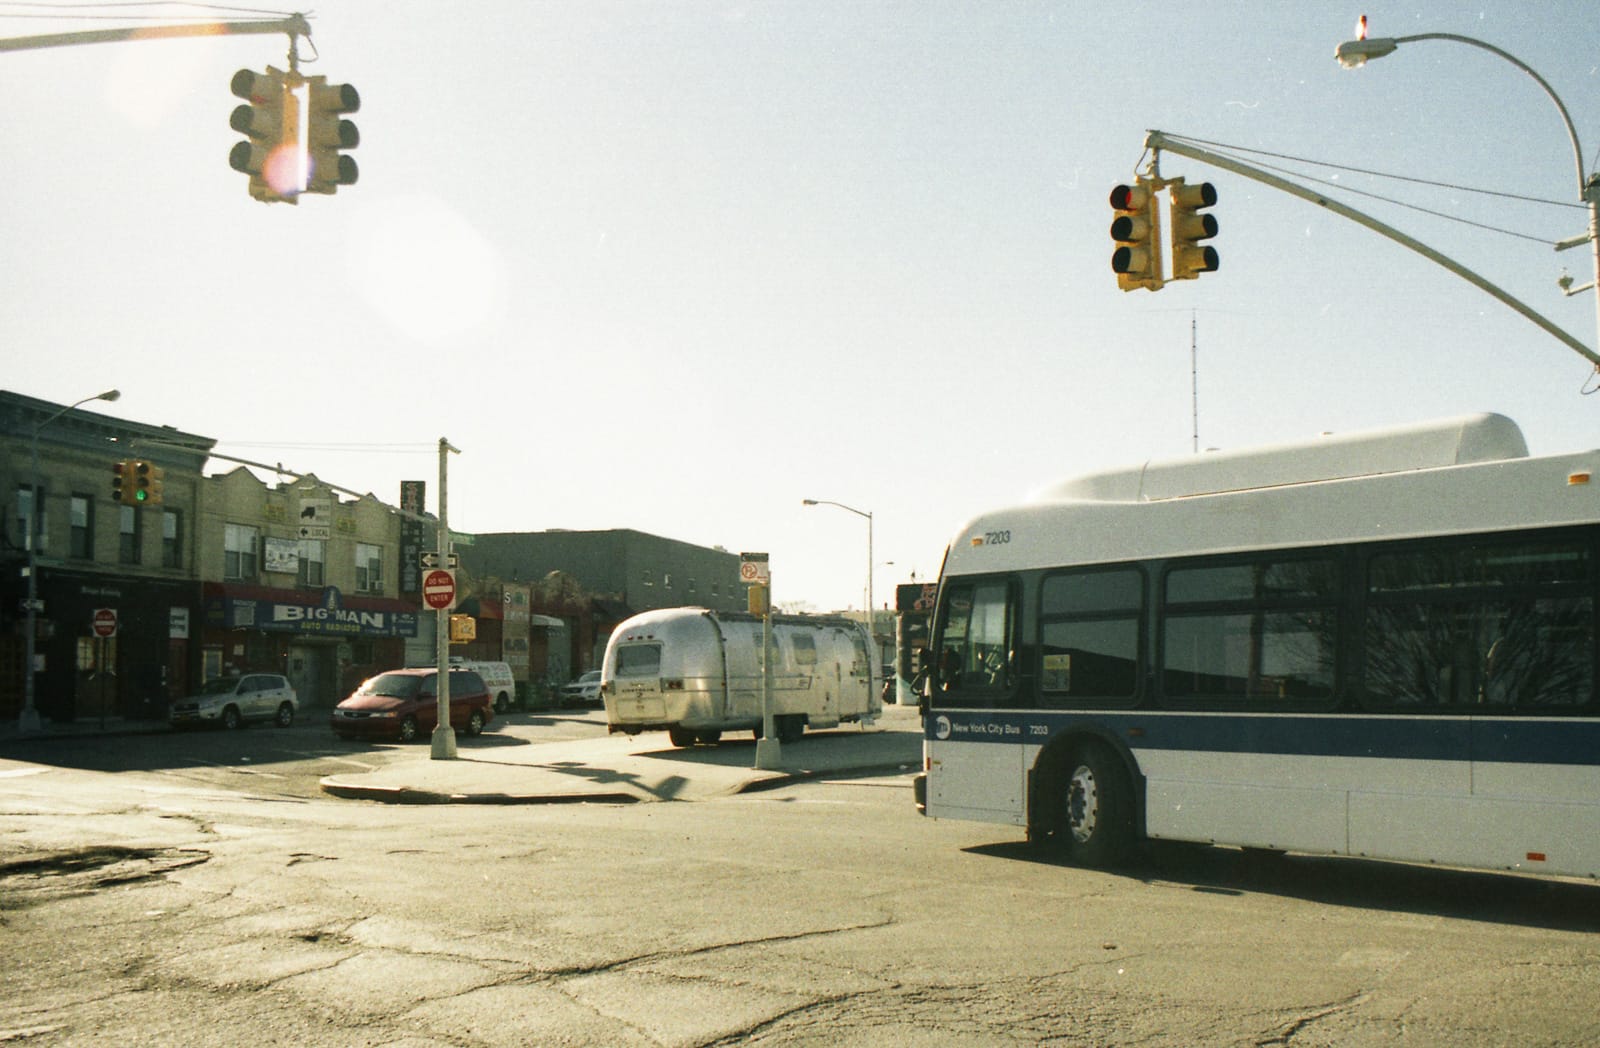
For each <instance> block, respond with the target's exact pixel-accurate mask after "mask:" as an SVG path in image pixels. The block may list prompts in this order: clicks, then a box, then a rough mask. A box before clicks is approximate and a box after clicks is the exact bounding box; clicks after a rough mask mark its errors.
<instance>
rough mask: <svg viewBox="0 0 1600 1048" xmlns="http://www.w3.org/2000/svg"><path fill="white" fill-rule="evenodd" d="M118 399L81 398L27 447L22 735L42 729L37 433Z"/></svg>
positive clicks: (114, 392) (109, 393) (112, 395)
mask: <svg viewBox="0 0 1600 1048" xmlns="http://www.w3.org/2000/svg"><path fill="white" fill-rule="evenodd" d="M120 396H122V391H121V390H118V389H108V390H106V391H105V392H104V393H96V394H95V395H94V396H92V397H84V398H83V399H82V400H80V401H78V402H77V403H74V404H68V405H67V406H66V407H64V408H62V409H61V410H60V411H58V412H56V413H55V414H54V415H51V416H50V417H49V418H47V419H45V420H44V421H43V422H41V423H39V424H38V425H37V426H34V427H33V437H32V440H31V445H30V464H31V470H32V476H31V480H30V481H29V487H28V535H27V539H28V604H27V608H28V624H27V631H28V632H27V637H26V639H25V640H24V641H23V662H22V716H20V717H19V718H17V730H18V731H20V732H23V733H29V732H37V731H39V730H40V729H41V728H42V727H43V724H42V723H41V722H40V720H39V709H38V707H37V706H36V705H34V701H33V661H34V645H35V638H34V634H35V633H37V632H38V624H39V516H40V514H39V503H40V502H41V501H43V500H42V499H40V498H39V431H40V430H41V429H43V428H44V427H46V426H48V425H49V424H50V423H52V422H54V421H55V420H56V419H58V418H60V417H61V416H62V415H65V414H66V413H67V412H69V411H71V410H72V409H73V408H75V407H78V406H79V405H80V404H87V403H89V401H91V400H116V399H117V398H118V397H120Z"/></svg>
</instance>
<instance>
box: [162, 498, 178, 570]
mask: <svg viewBox="0 0 1600 1048" xmlns="http://www.w3.org/2000/svg"><path fill="white" fill-rule="evenodd" d="M161 566H162V567H163V568H181V567H183V515H182V514H181V513H179V512H178V511H177V510H175V509H169V510H166V511H164V512H163V513H162V514H161Z"/></svg>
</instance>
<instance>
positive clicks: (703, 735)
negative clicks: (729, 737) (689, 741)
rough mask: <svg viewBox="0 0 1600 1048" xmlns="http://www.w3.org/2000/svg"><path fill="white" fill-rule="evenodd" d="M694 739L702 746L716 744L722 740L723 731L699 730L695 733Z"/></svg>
mask: <svg viewBox="0 0 1600 1048" xmlns="http://www.w3.org/2000/svg"><path fill="white" fill-rule="evenodd" d="M694 739H695V741H696V742H698V743H699V744H700V745H702V746H715V745H716V744H717V743H719V742H721V741H722V732H720V731H697V732H695V733H694Z"/></svg>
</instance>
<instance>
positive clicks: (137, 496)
mask: <svg viewBox="0 0 1600 1048" xmlns="http://www.w3.org/2000/svg"><path fill="white" fill-rule="evenodd" d="M149 497H150V493H149V492H148V491H135V492H134V493H133V500H134V501H135V502H143V501H144V500H145V499H147V498H149Z"/></svg>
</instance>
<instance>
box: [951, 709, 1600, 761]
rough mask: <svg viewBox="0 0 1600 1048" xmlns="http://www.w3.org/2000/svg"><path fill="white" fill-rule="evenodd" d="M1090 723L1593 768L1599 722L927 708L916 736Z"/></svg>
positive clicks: (1205, 738) (1266, 749) (1247, 742)
mask: <svg viewBox="0 0 1600 1048" xmlns="http://www.w3.org/2000/svg"><path fill="white" fill-rule="evenodd" d="M1096 726H1097V727H1100V728H1101V729H1102V730H1104V731H1105V732H1109V733H1110V734H1112V735H1114V736H1116V737H1117V738H1119V739H1121V740H1122V741H1123V742H1124V743H1126V744H1127V745H1128V747H1129V748H1131V749H1154V750H1195V751H1203V752H1207V753H1269V754H1284V755H1292V756H1307V757H1310V756H1316V757H1382V758H1385V759H1389V760H1432V761H1467V760H1476V761H1480V762H1495V763H1507V764H1570V765H1600V718H1581V719H1579V718H1574V719H1571V720H1542V719H1541V720H1534V719H1528V718H1517V717H1502V718H1466V717H1462V718H1459V719H1455V718H1446V717H1440V718H1430V717H1404V716H1393V717H1369V716H1361V715H1350V714H1346V715H1341V716H1329V717H1319V716H1304V715H1302V716H1283V715H1252V714H1210V715H1201V714H1192V713H1148V712H1144V713H1137V712H1117V711H1108V712H1104V713H1093V714H1084V713H1066V712H1058V711H1054V710H1006V711H999V710H996V711H970V710H969V711H954V710H934V711H931V712H930V713H929V714H928V716H927V717H926V718H924V720H923V733H924V737H925V738H927V739H930V740H952V741H957V742H988V743H1004V744H1010V745H1042V744H1043V743H1046V742H1048V741H1050V739H1051V738H1053V737H1054V736H1056V735H1058V734H1061V733H1063V732H1065V731H1067V730H1068V729H1076V728H1083V727H1096Z"/></svg>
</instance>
